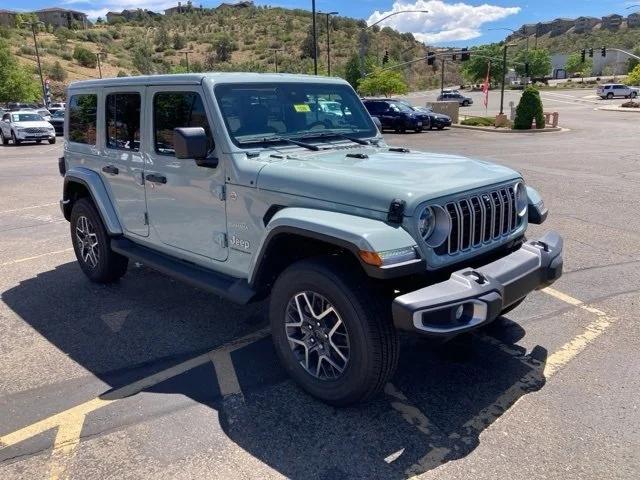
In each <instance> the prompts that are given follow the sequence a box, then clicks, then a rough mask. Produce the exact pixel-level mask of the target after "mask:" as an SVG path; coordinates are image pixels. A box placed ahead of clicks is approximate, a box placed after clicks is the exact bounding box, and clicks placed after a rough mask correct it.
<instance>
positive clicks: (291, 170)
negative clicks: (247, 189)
mask: <svg viewBox="0 0 640 480" xmlns="http://www.w3.org/2000/svg"><path fill="white" fill-rule="evenodd" d="M346 153H351V154H355V153H362V154H366V155H367V158H351V157H347V156H346ZM517 178H520V175H519V174H518V173H517V172H515V171H513V170H511V169H509V168H506V167H502V166H500V165H494V164H491V163H488V162H484V161H480V160H473V159H470V158H466V157H460V156H456V155H446V154H436V153H426V152H414V151H412V152H411V153H398V152H391V151H389V150H388V149H373V148H363V149H352V150H349V151H347V152H345V151H344V150H342V151H336V150H331V151H325V152H321V153H311V152H309V153H306V152H305V153H300V152H296V159H293V158H287V159H283V160H279V161H275V162H273V163H269V164H267V165H266V166H265V167H264V168H263V169H262V170H261V171H260V174H259V177H258V182H257V186H258V188H259V189H264V190H270V191H274V192H280V193H283V194H289V195H295V196H299V197H307V198H314V199H319V200H325V201H332V202H335V203H336V204H342V205H350V206H355V207H360V208H366V209H370V210H377V211H381V212H386V211H388V209H389V204H390V203H391V201H392V200H394V199H399V200H404V201H405V202H407V208H406V215H408V216H410V215H412V212H413V210H414V209H415V208H416V207H417V206H418V205H419V204H421V203H422V202H424V201H427V200H433V199H436V198H439V197H444V196H448V195H452V194H455V193H459V192H463V191H467V190H473V189H476V188H480V187H484V186H487V187H488V186H490V185H494V184H497V183H502V182H507V181H509V180H514V179H517Z"/></svg>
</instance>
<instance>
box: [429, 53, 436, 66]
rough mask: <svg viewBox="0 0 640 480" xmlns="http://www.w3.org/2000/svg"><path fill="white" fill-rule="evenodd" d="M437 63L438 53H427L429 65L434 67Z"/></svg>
mask: <svg viewBox="0 0 640 480" xmlns="http://www.w3.org/2000/svg"><path fill="white" fill-rule="evenodd" d="M435 63H436V52H427V65H434V64H435Z"/></svg>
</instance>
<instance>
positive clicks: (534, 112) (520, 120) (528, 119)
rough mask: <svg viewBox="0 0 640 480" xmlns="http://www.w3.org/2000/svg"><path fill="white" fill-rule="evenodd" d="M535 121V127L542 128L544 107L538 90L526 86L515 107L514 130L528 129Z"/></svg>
mask: <svg viewBox="0 0 640 480" xmlns="http://www.w3.org/2000/svg"><path fill="white" fill-rule="evenodd" d="M534 119H535V121H536V128H544V109H543V107H542V100H541V99H540V92H538V90H537V89H535V88H533V87H527V88H525V89H524V92H522V97H520V103H518V107H517V108H516V118H515V120H514V121H513V128H514V129H515V130H529V129H530V128H531V125H532V124H533V120H534Z"/></svg>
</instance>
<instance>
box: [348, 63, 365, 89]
mask: <svg viewBox="0 0 640 480" xmlns="http://www.w3.org/2000/svg"><path fill="white" fill-rule="evenodd" d="M361 78H362V72H361V71H360V58H359V57H358V55H353V56H352V57H351V58H350V59H349V61H348V62H347V64H346V65H345V68H344V79H345V80H346V81H347V82H349V83H350V84H351V86H352V87H353V88H355V89H357V88H358V84H359V83H360V79H361Z"/></svg>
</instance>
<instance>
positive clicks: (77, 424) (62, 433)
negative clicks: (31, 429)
mask: <svg viewBox="0 0 640 480" xmlns="http://www.w3.org/2000/svg"><path fill="white" fill-rule="evenodd" d="M85 418H86V417H85V415H72V416H70V417H69V418H68V420H66V421H65V423H64V424H62V425H60V426H59V427H58V433H57V434H56V438H55V440H54V442H53V452H52V453H51V468H50V469H49V479H50V480H64V479H68V478H69V467H70V466H71V461H72V459H73V457H74V456H75V453H76V447H77V446H78V443H80V433H81V432H82V425H84V419H85Z"/></svg>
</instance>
